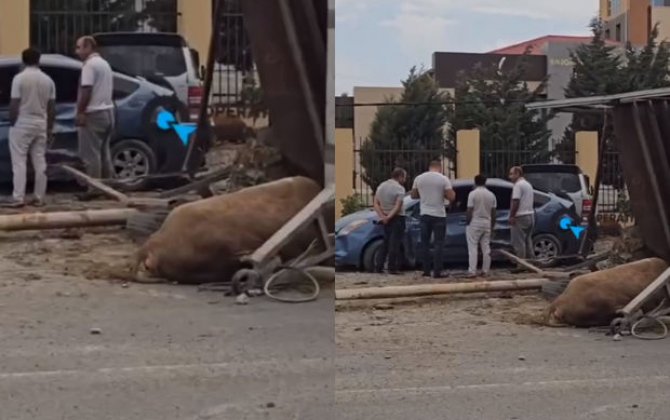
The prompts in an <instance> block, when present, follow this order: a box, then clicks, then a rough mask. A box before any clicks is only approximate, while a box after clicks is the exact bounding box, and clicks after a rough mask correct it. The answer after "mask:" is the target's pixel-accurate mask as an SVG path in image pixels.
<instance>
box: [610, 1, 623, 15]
mask: <svg viewBox="0 0 670 420" xmlns="http://www.w3.org/2000/svg"><path fill="white" fill-rule="evenodd" d="M619 13H621V0H611V1H610V16H611V15H618V14H619Z"/></svg>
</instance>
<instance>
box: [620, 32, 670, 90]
mask: <svg viewBox="0 0 670 420" xmlns="http://www.w3.org/2000/svg"><path fill="white" fill-rule="evenodd" d="M658 35H659V34H658V23H657V24H656V25H654V27H653V29H652V30H651V33H650V35H649V40H648V41H647V44H646V45H645V46H644V48H642V49H638V48H634V47H633V46H632V45H631V44H630V43H628V45H626V55H625V62H626V64H625V67H624V68H623V73H622V78H623V83H622V91H624V92H632V91H636V90H644V89H657V88H663V87H668V86H670V44H668V43H667V42H666V41H660V42H659V41H658Z"/></svg>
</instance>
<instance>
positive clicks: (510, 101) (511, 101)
mask: <svg viewBox="0 0 670 420" xmlns="http://www.w3.org/2000/svg"><path fill="white" fill-rule="evenodd" d="M528 103H533V101H527V100H522V99H506V100H504V101H501V100H495V99H489V100H480V101H459V100H451V101H439V102H369V103H353V104H337V103H336V104H335V106H336V107H338V108H351V107H354V108H356V107H363V106H426V105H459V104H460V105H463V104H473V105H474V104H496V105H498V104H501V105H507V104H528Z"/></svg>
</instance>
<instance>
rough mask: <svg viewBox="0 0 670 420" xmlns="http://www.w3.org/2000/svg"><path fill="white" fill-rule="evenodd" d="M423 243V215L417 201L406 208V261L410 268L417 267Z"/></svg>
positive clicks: (404, 243)
mask: <svg viewBox="0 0 670 420" xmlns="http://www.w3.org/2000/svg"><path fill="white" fill-rule="evenodd" d="M420 242H421V214H420V208H419V202H418V201H416V202H415V203H412V204H410V205H408V206H407V207H405V237H404V240H403V245H404V247H405V259H406V260H407V263H408V265H409V266H412V267H413V266H415V265H416V263H417V261H419V260H420V257H421V254H420V252H421V251H420V249H421V248H420Z"/></svg>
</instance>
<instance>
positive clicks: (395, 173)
mask: <svg viewBox="0 0 670 420" xmlns="http://www.w3.org/2000/svg"><path fill="white" fill-rule="evenodd" d="M406 174H407V171H405V170H404V169H403V168H395V169H393V172H391V178H393V179H399V178H402V177H403V176H405V175H406Z"/></svg>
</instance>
